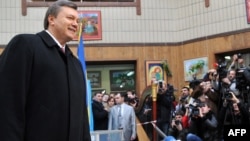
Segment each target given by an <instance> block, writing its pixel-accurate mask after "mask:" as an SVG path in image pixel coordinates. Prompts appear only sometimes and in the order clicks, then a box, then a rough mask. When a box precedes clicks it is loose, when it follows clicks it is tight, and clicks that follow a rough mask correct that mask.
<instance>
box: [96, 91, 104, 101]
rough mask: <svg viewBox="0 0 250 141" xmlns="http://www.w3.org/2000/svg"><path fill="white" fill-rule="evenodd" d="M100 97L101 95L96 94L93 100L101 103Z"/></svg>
mask: <svg viewBox="0 0 250 141" xmlns="http://www.w3.org/2000/svg"><path fill="white" fill-rule="evenodd" d="M102 96H103V94H101V93H97V94H96V95H95V97H94V99H95V100H96V101H98V102H102Z"/></svg>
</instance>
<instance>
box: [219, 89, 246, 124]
mask: <svg viewBox="0 0 250 141" xmlns="http://www.w3.org/2000/svg"><path fill="white" fill-rule="evenodd" d="M226 95H227V96H226V97H225V99H224V102H223V107H222V109H221V112H220V113H221V114H220V115H221V117H220V122H222V123H223V125H245V124H249V115H248V111H247V109H246V107H245V106H244V104H243V103H242V102H241V101H240V100H239V99H238V98H237V97H236V96H235V94H234V93H233V92H228V93H227V94H226Z"/></svg>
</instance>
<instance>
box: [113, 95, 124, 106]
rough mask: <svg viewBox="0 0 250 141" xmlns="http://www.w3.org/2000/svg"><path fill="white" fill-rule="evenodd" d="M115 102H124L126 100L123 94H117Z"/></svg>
mask: <svg viewBox="0 0 250 141" xmlns="http://www.w3.org/2000/svg"><path fill="white" fill-rule="evenodd" d="M115 102H116V104H122V103H123V102H124V98H123V97H121V94H116V95H115Z"/></svg>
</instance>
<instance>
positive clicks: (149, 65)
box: [146, 61, 166, 86]
mask: <svg viewBox="0 0 250 141" xmlns="http://www.w3.org/2000/svg"><path fill="white" fill-rule="evenodd" d="M165 77H166V76H164V70H163V64H162V61H146V81H147V86H149V85H151V82H152V80H156V81H159V80H165V79H166V78H165Z"/></svg>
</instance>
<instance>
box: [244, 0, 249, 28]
mask: <svg viewBox="0 0 250 141" xmlns="http://www.w3.org/2000/svg"><path fill="white" fill-rule="evenodd" d="M245 2H246V16H247V23H248V24H249V23H250V0H245Z"/></svg>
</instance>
